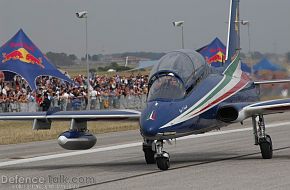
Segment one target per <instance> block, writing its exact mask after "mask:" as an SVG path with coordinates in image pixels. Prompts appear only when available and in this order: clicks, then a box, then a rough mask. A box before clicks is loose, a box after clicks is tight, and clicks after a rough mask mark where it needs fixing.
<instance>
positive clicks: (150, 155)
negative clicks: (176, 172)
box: [143, 145, 156, 164]
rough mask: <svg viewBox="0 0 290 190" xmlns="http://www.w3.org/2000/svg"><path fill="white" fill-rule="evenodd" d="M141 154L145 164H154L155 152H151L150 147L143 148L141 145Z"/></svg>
mask: <svg viewBox="0 0 290 190" xmlns="http://www.w3.org/2000/svg"><path fill="white" fill-rule="evenodd" d="M143 152H144V157H145V161H146V164H154V163H155V157H154V155H155V153H156V152H155V151H153V150H152V147H151V146H145V145H143Z"/></svg>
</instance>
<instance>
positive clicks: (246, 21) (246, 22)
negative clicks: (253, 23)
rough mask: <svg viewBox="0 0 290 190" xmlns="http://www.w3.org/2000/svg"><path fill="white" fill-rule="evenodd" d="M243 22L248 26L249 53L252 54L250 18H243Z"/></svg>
mask: <svg viewBox="0 0 290 190" xmlns="http://www.w3.org/2000/svg"><path fill="white" fill-rule="evenodd" d="M241 24H242V25H247V26H248V40H249V54H250V53H251V38H250V21H248V20H241Z"/></svg>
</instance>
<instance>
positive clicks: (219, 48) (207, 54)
mask: <svg viewBox="0 0 290 190" xmlns="http://www.w3.org/2000/svg"><path fill="white" fill-rule="evenodd" d="M197 51H198V52H199V53H200V54H202V55H203V56H204V58H205V60H206V61H207V63H208V64H210V65H211V66H214V67H221V66H223V63H224V62H225V54H226V47H225V45H224V44H223V43H222V42H221V41H220V40H219V39H218V38H215V39H214V40H213V41H212V42H211V43H209V44H208V45H206V46H204V47H202V48H200V49H198V50H197Z"/></svg>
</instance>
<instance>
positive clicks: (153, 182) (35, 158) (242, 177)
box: [0, 113, 290, 190]
mask: <svg viewBox="0 0 290 190" xmlns="http://www.w3.org/2000/svg"><path fill="white" fill-rule="evenodd" d="M289 116H290V114H289V113H288V114H278V115H271V116H266V125H267V126H268V128H267V127H266V128H267V133H268V134H270V135H271V137H272V141H273V146H274V156H273V159H271V160H263V159H261V154H260V149H259V147H258V146H254V145H253V143H254V140H253V135H252V130H251V124H250V122H249V121H246V122H245V123H244V125H240V124H233V125H231V126H229V127H227V128H224V129H223V130H221V131H213V132H210V133H206V134H204V135H198V136H190V137H187V138H183V139H180V140H177V142H176V144H175V143H174V142H173V144H172V145H166V146H165V150H166V151H167V152H169V153H170V155H171V167H170V169H169V170H168V171H160V170H159V169H157V166H156V165H155V164H153V165H146V164H145V161H144V156H143V152H142V150H141V149H142V148H141V143H142V138H141V137H140V135H139V132H138V131H127V132H118V133H108V134H102V135H99V136H97V138H98V142H97V145H96V146H95V147H94V148H93V149H90V150H88V151H67V150H63V149H62V148H60V147H59V146H58V145H57V142H56V140H53V141H44V142H33V143H25V144H19V145H2V146H0V175H1V176H0V177H1V179H0V189H106V190H108V189H109V190H110V189H167V190H168V189H222V190H224V189H263V190H264V189H289V186H290V138H289V134H290V120H289V121H288V120H287V119H288V118H289Z"/></svg>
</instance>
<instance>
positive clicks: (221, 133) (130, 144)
mask: <svg viewBox="0 0 290 190" xmlns="http://www.w3.org/2000/svg"><path fill="white" fill-rule="evenodd" d="M287 125H290V122H283V123H272V124H268V125H267V127H266V128H275V127H282V126H287ZM250 130H252V127H247V128H242V129H233V130H226V131H215V132H208V133H205V134H198V135H189V136H186V137H180V138H178V139H177V140H178V141H180V140H187V139H194V138H201V137H209V136H216V135H223V134H230V133H236V132H243V131H250ZM141 145H142V142H134V143H127V144H121V145H114V146H108V147H102V148H94V149H89V150H81V151H74V152H68V153H60V154H53V155H46V156H38V157H33V158H25V159H19V160H12V161H5V162H0V167H4V166H11V165H16V164H23V163H30V162H37V161H44V160H50V159H55V158H64V157H70V156H78V155H83V154H91V153H96V152H107V151H112V150H118V149H125V148H132V147H136V146H141Z"/></svg>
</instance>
